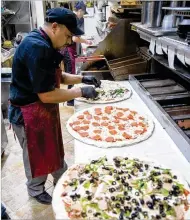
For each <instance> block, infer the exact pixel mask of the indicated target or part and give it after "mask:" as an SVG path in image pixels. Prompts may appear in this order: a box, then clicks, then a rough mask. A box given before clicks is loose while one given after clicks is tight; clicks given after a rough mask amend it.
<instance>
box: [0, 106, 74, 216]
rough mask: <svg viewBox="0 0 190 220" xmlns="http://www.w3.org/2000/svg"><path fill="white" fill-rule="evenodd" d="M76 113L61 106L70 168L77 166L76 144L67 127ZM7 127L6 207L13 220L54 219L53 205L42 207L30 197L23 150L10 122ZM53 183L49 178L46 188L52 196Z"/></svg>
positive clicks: (3, 173)
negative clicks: (75, 159) (75, 160)
mask: <svg viewBox="0 0 190 220" xmlns="http://www.w3.org/2000/svg"><path fill="white" fill-rule="evenodd" d="M73 113H74V108H73V107H67V106H63V104H60V117H61V126H62V135H63V143H64V149H65V154H66V155H65V160H66V162H67V163H68V165H69V166H70V165H72V164H73V163H74V141H73V138H72V136H71V135H70V134H69V133H68V132H67V130H66V128H65V124H66V122H67V120H68V118H69V117H70V116H71V115H72V114H73ZM6 128H7V135H8V141H9V143H8V145H7V147H6V149H5V153H4V156H3V157H2V158H1V201H2V203H3V204H4V205H5V207H6V209H7V213H8V215H9V216H10V217H11V219H40V220H42V219H46V220H50V219H54V215H53V210H52V206H51V205H42V204H40V203H38V202H37V201H36V200H35V199H33V198H31V197H30V196H29V195H28V193H27V189H26V185H25V183H26V177H25V172H24V166H23V160H22V149H21V147H20V145H19V143H18V141H16V140H15V138H14V134H13V131H12V129H10V130H9V126H8V123H7V124H6ZM52 181H53V179H52V177H51V176H50V175H49V176H48V180H47V182H46V185H45V187H46V191H47V192H48V193H49V194H50V195H52V192H53V189H54V187H53V183H52Z"/></svg>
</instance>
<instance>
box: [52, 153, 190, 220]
mask: <svg viewBox="0 0 190 220" xmlns="http://www.w3.org/2000/svg"><path fill="white" fill-rule="evenodd" d="M189 195H190V192H189V187H188V185H187V184H186V181H184V180H183V178H180V177H179V176H177V175H176V174H175V173H173V171H171V170H170V169H166V168H163V167H162V166H157V165H155V164H154V163H149V162H146V161H141V160H139V159H132V158H128V157H115V158H113V159H111V160H108V159H107V158H106V157H102V158H99V159H97V160H92V161H91V162H90V163H89V164H78V165H74V166H72V167H70V168H69V169H68V170H67V171H66V172H65V173H64V175H63V176H62V177H61V179H60V180H59V182H58V185H57V186H56V188H55V191H54V194H53V202H52V205H53V209H54V211H55V213H56V219H68V218H69V219H108V220H110V219H113V220H117V219H120V220H122V219H123V220H125V219H126V220H127V219H128V220H129V219H170V220H172V219H178V220H184V219H188V217H187V213H188V210H189V208H190V202H189Z"/></svg>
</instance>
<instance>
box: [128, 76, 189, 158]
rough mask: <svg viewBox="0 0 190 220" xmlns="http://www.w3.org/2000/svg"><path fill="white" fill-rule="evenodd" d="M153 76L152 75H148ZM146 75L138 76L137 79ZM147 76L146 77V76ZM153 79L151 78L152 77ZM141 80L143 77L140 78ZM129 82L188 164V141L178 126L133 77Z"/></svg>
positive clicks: (130, 77)
mask: <svg viewBox="0 0 190 220" xmlns="http://www.w3.org/2000/svg"><path fill="white" fill-rule="evenodd" d="M149 75H154V74H149ZM142 76H144V78H145V76H146V75H140V77H139V78H141V77H142ZM147 76H148V75H147ZM152 77H153V76H152ZM142 78H143V77H142ZM129 82H130V84H131V86H132V87H133V88H134V90H135V91H136V92H137V94H138V95H139V96H140V97H141V99H142V100H143V101H144V102H145V104H146V105H147V106H148V107H149V109H150V110H151V111H152V113H153V114H154V116H155V117H156V118H157V120H158V121H159V122H160V124H161V125H162V126H163V129H165V130H166V132H167V133H168V135H169V136H170V137H171V139H172V140H173V141H174V143H175V144H176V146H177V147H178V148H179V150H180V151H181V152H182V154H183V155H184V157H185V158H186V159H187V160H188V161H189V162H190V139H189V138H188V136H187V135H186V133H184V131H182V130H181V129H180V128H179V126H178V125H177V124H176V123H175V122H174V121H173V119H172V118H171V117H170V116H169V115H168V114H167V113H166V111H165V110H164V109H163V108H162V107H161V105H160V104H159V103H158V102H156V101H155V100H153V97H152V96H151V95H150V94H149V93H148V92H147V91H146V90H145V88H144V87H143V86H142V85H141V83H140V82H139V81H138V80H137V79H136V78H135V76H133V75H129Z"/></svg>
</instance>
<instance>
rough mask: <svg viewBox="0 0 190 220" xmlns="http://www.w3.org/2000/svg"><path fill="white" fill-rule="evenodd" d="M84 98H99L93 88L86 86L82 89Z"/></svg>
mask: <svg viewBox="0 0 190 220" xmlns="http://www.w3.org/2000/svg"><path fill="white" fill-rule="evenodd" d="M81 92H82V97H84V98H91V99H94V98H96V97H97V95H98V93H97V92H96V90H95V89H94V87H92V86H85V87H82V88H81Z"/></svg>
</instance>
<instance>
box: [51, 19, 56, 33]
mask: <svg viewBox="0 0 190 220" xmlns="http://www.w3.org/2000/svg"><path fill="white" fill-rule="evenodd" d="M51 27H52V30H53V33H54V31H55V30H56V29H57V27H58V23H57V22H53V23H52V25H51Z"/></svg>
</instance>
